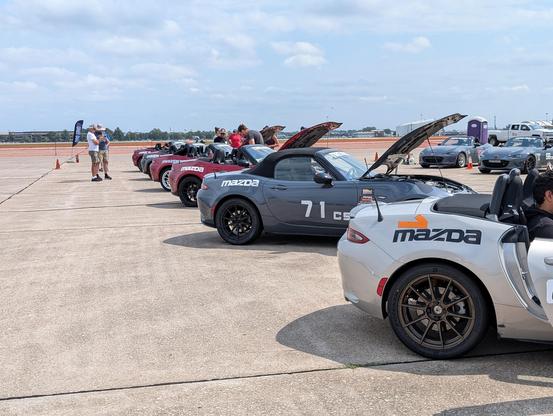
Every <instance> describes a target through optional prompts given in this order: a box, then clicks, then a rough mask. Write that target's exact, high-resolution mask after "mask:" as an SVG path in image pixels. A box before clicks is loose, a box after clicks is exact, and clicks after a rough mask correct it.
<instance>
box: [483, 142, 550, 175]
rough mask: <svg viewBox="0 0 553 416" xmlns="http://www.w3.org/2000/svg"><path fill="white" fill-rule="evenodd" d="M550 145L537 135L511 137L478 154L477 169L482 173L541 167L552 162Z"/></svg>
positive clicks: (525, 171) (527, 169)
mask: <svg viewBox="0 0 553 416" xmlns="http://www.w3.org/2000/svg"><path fill="white" fill-rule="evenodd" d="M551 146H552V145H551V144H549V143H545V142H544V141H543V139H541V138H539V137H512V138H510V139H509V140H508V141H507V143H505V146H503V147H490V148H488V149H485V150H484V152H482V154H481V155H480V166H479V167H478V169H479V170H480V172H482V173H490V172H491V171H492V170H503V171H508V170H511V169H514V168H517V169H520V171H521V172H522V173H527V172H528V171H529V170H531V169H534V168H537V169H543V168H546V167H547V165H548V164H550V163H553V151H552V150H551Z"/></svg>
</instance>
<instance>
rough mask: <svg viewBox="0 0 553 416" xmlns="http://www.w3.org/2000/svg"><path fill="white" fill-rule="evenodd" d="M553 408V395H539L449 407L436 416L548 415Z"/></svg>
mask: <svg viewBox="0 0 553 416" xmlns="http://www.w3.org/2000/svg"><path fill="white" fill-rule="evenodd" d="M551 409H553V397H538V398H536V399H526V400H512V401H507V402H499V403H489V404H483V405H478V406H466V407H457V408H453V409H447V410H444V411H442V412H440V413H435V415H436V416H472V415H519V416H531V415H546V414H551Z"/></svg>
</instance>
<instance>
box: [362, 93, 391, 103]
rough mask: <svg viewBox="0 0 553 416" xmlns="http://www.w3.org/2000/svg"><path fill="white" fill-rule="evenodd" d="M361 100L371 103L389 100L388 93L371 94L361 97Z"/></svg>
mask: <svg viewBox="0 0 553 416" xmlns="http://www.w3.org/2000/svg"><path fill="white" fill-rule="evenodd" d="M359 100H360V101H365V102H369V103H381V102H383V101H388V96H387V95H369V96H365V97H359Z"/></svg>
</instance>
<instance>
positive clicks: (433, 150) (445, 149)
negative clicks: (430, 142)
mask: <svg viewBox="0 0 553 416" xmlns="http://www.w3.org/2000/svg"><path fill="white" fill-rule="evenodd" d="M464 148H466V146H432V147H426V148H424V149H423V150H422V153H424V154H425V155H427V154H431V155H445V154H447V153H449V152H458V151H460V150H462V149H464Z"/></svg>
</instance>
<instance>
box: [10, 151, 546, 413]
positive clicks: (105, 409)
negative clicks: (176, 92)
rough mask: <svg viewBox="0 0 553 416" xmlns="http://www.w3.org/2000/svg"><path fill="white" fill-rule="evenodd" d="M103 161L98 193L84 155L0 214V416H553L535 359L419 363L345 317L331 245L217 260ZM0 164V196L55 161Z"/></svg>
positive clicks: (151, 191) (185, 223) (187, 219)
mask: <svg viewBox="0 0 553 416" xmlns="http://www.w3.org/2000/svg"><path fill="white" fill-rule="evenodd" d="M112 159H113V160H112V166H113V177H114V180H113V181H104V182H101V183H91V182H89V174H88V168H89V165H88V160H87V159H85V158H84V157H83V158H81V163H80V164H65V165H63V166H62V169H61V170H59V171H52V172H50V173H48V174H47V175H46V176H44V177H42V179H40V180H38V181H37V182H35V183H34V184H33V185H32V186H30V187H28V188H26V189H25V190H24V191H22V192H20V193H18V194H16V195H15V196H13V197H11V198H10V199H9V200H6V201H5V202H3V203H1V204H0V239H1V241H2V244H1V246H2V249H1V250H0V282H1V283H2V288H3V290H2V291H1V292H0V296H1V299H0V305H1V306H0V311H1V314H0V323H1V325H2V328H3V336H2V337H1V338H0V413H5V414H25V415H27V414H80V415H82V414H240V413H244V414H251V413H255V414H278V413H291V414H294V413H296V414H313V413H323V414H325V413H328V414H346V413H347V414H351V413H354V414H355V413H361V412H363V413H366V412H367V411H368V410H373V411H378V412H380V413H382V414H399V413H404V412H407V411H409V410H412V411H415V410H417V411H418V412H419V414H433V413H439V412H445V413H444V414H469V413H463V412H473V413H474V412H476V413H480V412H481V411H482V412H483V411H487V410H490V411H495V410H494V409H496V408H495V407H493V406H499V407H497V409H499V410H498V412H499V413H501V409H518V408H526V407H527V408H528V409H538V410H539V411H541V412H542V413H543V409H545V407H547V406H549V405H551V400H549V399H547V395H548V394H550V393H548V392H549V391H551V390H550V388H551V386H552V384H551V383H553V378H551V377H552V376H553V374H551V372H550V371H548V370H546V369H547V368H548V367H549V366H548V365H547V364H548V363H549V362H550V361H551V357H552V356H551V353H550V352H539V351H543V350H545V349H547V347H544V346H542V345H533V344H524V343H518V342H505V341H503V342H498V341H496V340H495V339H494V337H493V336H490V337H489V338H488V339H487V340H486V342H484V343H483V345H481V346H480V347H479V348H478V349H477V350H476V351H475V353H474V355H477V356H483V357H482V358H472V359H463V360H457V361H450V362H443V363H436V362H434V363H433V362H426V361H425V360H421V358H420V357H419V356H416V355H414V354H412V353H411V352H410V351H408V350H407V349H406V348H404V347H403V345H401V344H400V343H399V341H397V339H396V338H395V337H394V336H393V334H392V331H391V330H390V328H389V326H388V323H387V322H386V321H385V322H381V321H378V320H376V319H371V318H369V317H367V316H366V315H364V314H362V313H361V312H359V311H358V310H356V309H355V308H354V307H352V306H350V305H347V304H345V303H344V301H343V297H342V293H341V285H340V276H339V272H338V267H337V263H336V258H335V255H336V249H335V245H336V240H333V239H316V238H297V237H292V238H289V237H263V238H262V239H261V240H260V241H259V243H257V244H255V245H252V246H248V247H231V246H229V245H226V244H224V243H222V241H221V240H220V238H219V237H218V235H217V232H216V231H215V230H212V229H209V228H206V227H204V226H202V225H201V224H200V223H199V214H198V211H197V210H196V209H187V208H182V206H181V205H180V202H179V201H178V199H177V198H175V197H173V196H172V195H170V194H169V193H166V192H164V191H162V190H161V187H160V186H159V184H157V183H153V182H151V181H149V180H147V177H146V176H145V175H143V174H141V173H139V172H138V170H136V169H135V168H134V167H133V166H132V164H131V162H130V155H121V156H119V155H115V156H114V157H113V158H112ZM5 160H7V161H9V162H8V163H2V165H0V175H2V177H6V178H14V179H13V180H11V181H2V182H1V183H0V196H6V197H9V196H11V195H13V194H15V193H17V192H18V191H19V190H21V189H23V188H25V187H26V186H28V185H29V183H31V182H33V181H34V180H36V179H38V178H40V177H41V176H42V175H43V174H45V173H47V172H48V171H49V170H50V169H51V168H52V167H53V165H52V158H40V157H32V158H25V157H21V158H10V159H2V162H4V161H5ZM405 169H409V170H412V171H413V172H417V173H420V172H421V169H418V168H410V167H405ZM476 172H477V171H475V170H473V171H465V170H447V171H446V170H444V174H447V176H450V177H453V178H457V179H459V178H462V180H464V181H466V182H468V183H469V184H471V185H473V186H475V188H476V189H478V190H481V191H482V190H488V191H489V190H491V187H492V184H493V180H494V179H495V176H487V175H480V174H479V173H476ZM2 200H5V198H0V201H2ZM531 351H538V352H531ZM514 352H517V353H518V354H516V355H501V354H508V353H514ZM498 354H499V355H498ZM359 366H363V368H357V367H359ZM521 377H522V378H521ZM33 396H37V397H33ZM494 403H495V405H494ZM471 406H472V407H471ZM475 406H476V407H475ZM478 406H484V407H478ZM485 406H488V407H485ZM490 406H492V407H490ZM513 406H514V407H513ZM517 406H518V407H517ZM467 409H469V410H467ZM482 409H483V410H482ZM552 411H553V409H552ZM447 412H450V413H447ZM451 412H454V413H451ZM455 412H457V413H455ZM529 414H532V413H529Z"/></svg>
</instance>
